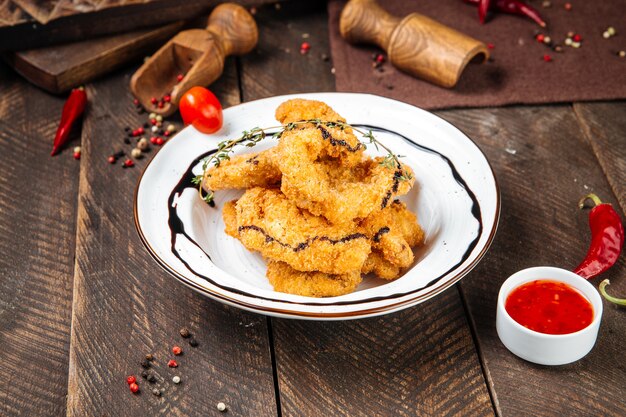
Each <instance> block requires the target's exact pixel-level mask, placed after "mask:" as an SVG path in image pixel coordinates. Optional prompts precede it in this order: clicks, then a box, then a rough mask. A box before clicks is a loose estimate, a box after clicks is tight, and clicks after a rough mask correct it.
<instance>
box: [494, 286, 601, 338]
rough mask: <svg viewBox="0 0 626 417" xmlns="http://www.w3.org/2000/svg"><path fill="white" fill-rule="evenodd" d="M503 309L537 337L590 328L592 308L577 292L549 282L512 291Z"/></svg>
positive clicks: (569, 287)
mask: <svg viewBox="0 0 626 417" xmlns="http://www.w3.org/2000/svg"><path fill="white" fill-rule="evenodd" d="M504 308H505V309H506V311H507V313H509V315H510V316H511V317H512V318H513V320H515V321H516V322H518V323H519V324H521V325H522V326H524V327H526V328H528V329H530V330H534V331H536V332H540V333H547V334H567V333H574V332H577V331H579V330H582V329H584V328H585V327H587V326H589V324H590V323H591V321H592V320H593V306H592V305H591V303H590V302H589V300H587V299H586V298H585V296H584V295H582V294H581V293H580V292H579V291H578V290H576V289H574V288H572V287H571V286H569V285H567V284H565V283H563V282H557V281H551V280H545V279H542V280H535V281H530V282H527V283H525V284H523V285H520V286H519V287H517V288H515V289H514V290H513V291H511V293H510V294H509V296H508V297H507V298H506V302H505V303H504Z"/></svg>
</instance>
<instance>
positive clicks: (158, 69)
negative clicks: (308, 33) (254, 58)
mask: <svg viewBox="0 0 626 417" xmlns="http://www.w3.org/2000/svg"><path fill="white" fill-rule="evenodd" d="M258 37H259V33H258V30H257V26H256V23H255V21H254V18H253V17H252V16H251V15H250V13H248V11H247V10H246V9H244V8H243V7H241V6H239V5H236V4H233V3H225V4H221V5H219V6H217V7H216V8H215V9H214V10H213V12H212V13H211V15H210V16H209V20H208V26H207V28H206V29H190V30H185V31H183V32H180V33H179V34H178V35H176V36H174V37H173V38H172V39H171V40H170V41H169V42H167V43H166V44H165V45H164V46H163V47H162V48H161V49H159V50H158V51H157V52H156V53H155V54H154V55H152V56H151V57H150V58H149V59H148V60H147V61H146V62H145V63H144V64H143V65H142V66H141V68H139V69H138V70H137V71H136V72H135V74H133V77H132V78H131V80H130V89H131V91H132V92H133V94H134V95H135V97H137V99H138V100H139V101H140V102H141V104H142V105H143V106H144V108H146V109H147V110H148V111H150V112H154V113H157V114H161V115H164V116H167V115H169V114H172V113H174V111H176V109H177V107H178V102H179V100H180V97H181V96H182V94H184V93H185V92H186V91H187V90H188V89H190V88H191V87H193V86H197V85H201V86H207V85H209V84H211V83H212V82H213V81H215V80H216V79H217V78H218V77H219V76H220V75H221V74H222V71H223V69H224V58H226V56H227V55H241V54H245V53H247V52H250V51H251V50H252V49H253V48H254V47H255V46H256V43H257V40H258ZM179 74H180V75H182V76H183V78H182V80H180V81H179V80H178V79H177V77H178V76H179ZM166 95H169V96H170V101H169V102H165V101H162V107H159V104H154V103H153V102H152V101H154V99H156V100H157V101H161V100H162V98H163V97H164V96H166Z"/></svg>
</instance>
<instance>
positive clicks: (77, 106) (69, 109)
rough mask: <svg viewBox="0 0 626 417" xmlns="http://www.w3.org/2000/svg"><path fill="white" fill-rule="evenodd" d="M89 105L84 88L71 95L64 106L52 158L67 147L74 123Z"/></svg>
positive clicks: (53, 145) (77, 89) (74, 91)
mask: <svg viewBox="0 0 626 417" xmlns="http://www.w3.org/2000/svg"><path fill="white" fill-rule="evenodd" d="M86 105H87V93H85V89H84V88H83V87H79V88H75V89H74V90H72V92H71V93H70V96H69V97H68V98H67V101H66V102H65V104H64V105H63V112H62V113H61V122H60V123H59V128H58V129H57V134H56V136H55V137H54V143H53V144H52V152H51V153H50V156H54V155H56V154H57V153H59V151H60V150H61V147H62V146H63V145H65V143H66V142H67V139H68V138H69V135H70V130H71V129H72V125H73V124H74V121H76V119H78V118H79V117H80V116H81V115H82V114H83V112H84V111H85V106H86Z"/></svg>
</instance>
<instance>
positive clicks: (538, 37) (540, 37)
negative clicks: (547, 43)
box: [535, 33, 546, 42]
mask: <svg viewBox="0 0 626 417" xmlns="http://www.w3.org/2000/svg"><path fill="white" fill-rule="evenodd" d="M545 37H546V36H545V35H544V34H543V33H540V34H538V35H537V36H535V39H537V42H543V40H544V39H545Z"/></svg>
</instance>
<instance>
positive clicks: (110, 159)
mask: <svg viewBox="0 0 626 417" xmlns="http://www.w3.org/2000/svg"><path fill="white" fill-rule="evenodd" d="M107 161H108V162H109V164H114V163H115V161H117V158H115V157H114V156H113V155H111V156H109V157H108V158H107Z"/></svg>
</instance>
